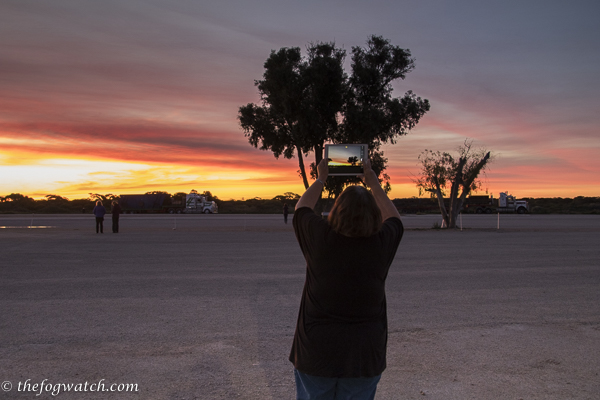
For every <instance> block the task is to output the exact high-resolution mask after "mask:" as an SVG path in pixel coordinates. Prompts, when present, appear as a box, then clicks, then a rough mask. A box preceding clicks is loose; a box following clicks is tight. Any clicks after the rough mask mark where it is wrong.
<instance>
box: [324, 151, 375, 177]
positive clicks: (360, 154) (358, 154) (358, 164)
mask: <svg viewBox="0 0 600 400" xmlns="http://www.w3.org/2000/svg"><path fill="white" fill-rule="evenodd" d="M368 154H369V147H368V146H367V145H366V144H326V145H325V159H326V160H327V166H328V167H329V175H333V176H335V175H338V176H339V175H346V176H355V175H362V174H364V172H365V170H364V168H363V160H364V158H365V157H368Z"/></svg>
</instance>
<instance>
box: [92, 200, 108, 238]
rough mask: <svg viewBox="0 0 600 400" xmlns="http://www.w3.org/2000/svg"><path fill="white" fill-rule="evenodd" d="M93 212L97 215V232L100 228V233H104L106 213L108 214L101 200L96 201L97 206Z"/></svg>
mask: <svg viewBox="0 0 600 400" xmlns="http://www.w3.org/2000/svg"><path fill="white" fill-rule="evenodd" d="M92 212H93V213H94V216H95V217H96V233H98V230H99V231H100V233H104V214H106V208H104V206H103V205H102V202H101V201H100V200H98V201H97V202H96V207H94V210H93V211H92Z"/></svg>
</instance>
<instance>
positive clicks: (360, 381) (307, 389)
mask: <svg viewBox="0 0 600 400" xmlns="http://www.w3.org/2000/svg"><path fill="white" fill-rule="evenodd" d="M294 375H295V377H296V400H373V399H374V398H375V391H376V390H377V384H378V383H379V380H380V379H381V375H377V376H374V377H372V378H325V377H322V376H313V375H307V374H305V373H302V372H300V371H298V370H297V369H294Z"/></svg>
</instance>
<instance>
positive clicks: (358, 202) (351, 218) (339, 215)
mask: <svg viewBox="0 0 600 400" xmlns="http://www.w3.org/2000/svg"><path fill="white" fill-rule="evenodd" d="M327 221H328V222H329V225H331V227H332V228H333V230H334V231H336V232H337V233H339V234H341V235H344V236H350V237H367V236H371V235H373V234H375V233H377V232H378V231H379V229H380V228H381V223H382V221H381V211H380V210H379V207H378V206H377V203H376V202H375V198H374V197H373V195H372V194H371V192H369V191H368V190H367V189H365V188H364V187H362V186H348V187H347V188H346V190H344V192H343V193H342V194H340V196H339V197H338V198H337V199H336V201H335V204H334V205H333V208H332V209H331V212H330V213H329V216H328V217H327Z"/></svg>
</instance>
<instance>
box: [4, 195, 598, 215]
mask: <svg viewBox="0 0 600 400" xmlns="http://www.w3.org/2000/svg"><path fill="white" fill-rule="evenodd" d="M204 194H206V195H208V196H207V200H209V201H215V202H216V203H217V205H218V206H219V213H220V214H279V213H281V212H282V210H283V205H284V204H285V203H287V204H288V207H289V211H290V213H293V210H294V207H295V206H296V202H297V201H298V198H299V197H300V196H299V195H297V194H295V193H289V192H288V193H285V194H283V195H278V196H275V197H274V198H272V199H261V198H254V199H247V200H220V199H219V198H218V197H217V196H214V195H212V194H210V192H205V193H204ZM98 199H100V200H103V204H104V206H105V207H106V208H107V209H109V210H110V201H111V200H112V199H118V196H113V195H106V196H103V195H98V194H94V195H92V196H90V198H87V199H76V200H68V199H66V198H64V197H61V196H57V195H47V196H46V199H44V200H34V199H32V198H31V197H28V196H24V195H21V194H18V193H13V194H10V195H8V196H5V197H2V196H0V213H3V214H17V213H37V214H58V213H62V214H75V213H91V212H92V209H93V208H94V204H95V202H96V200H98ZM523 200H527V201H528V202H529V209H530V210H531V213H533V214H600V197H583V196H578V197H575V198H573V199H571V198H561V197H553V198H525V199H523ZM393 202H394V204H395V205H396V207H397V208H398V210H399V211H400V212H401V213H403V214H438V213H439V212H440V211H439V208H438V205H437V201H436V200H435V199H431V198H419V197H413V198H407V199H394V200H393ZM331 204H332V200H325V199H324V200H323V201H321V202H320V204H319V205H318V207H317V208H318V209H319V211H320V210H323V209H328V208H330V207H331Z"/></svg>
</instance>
